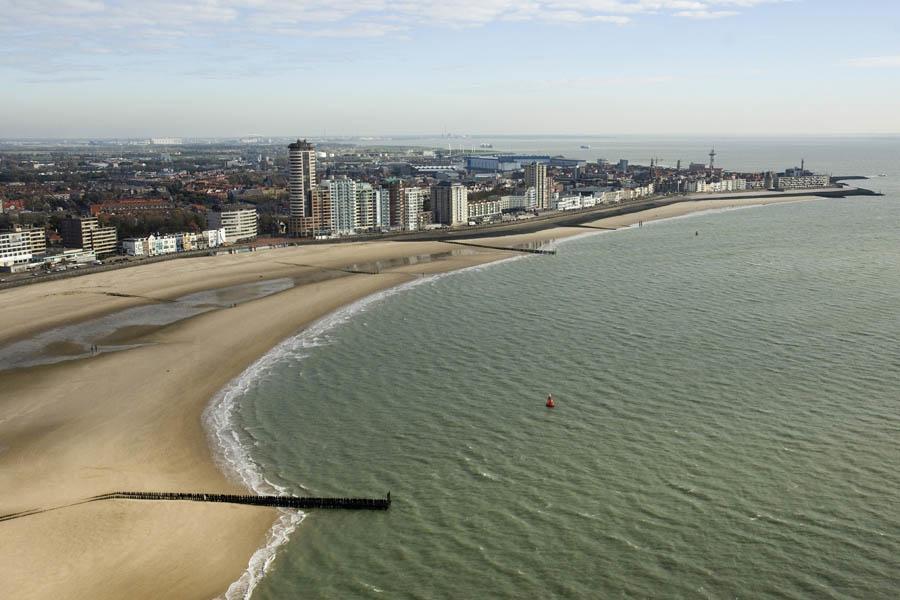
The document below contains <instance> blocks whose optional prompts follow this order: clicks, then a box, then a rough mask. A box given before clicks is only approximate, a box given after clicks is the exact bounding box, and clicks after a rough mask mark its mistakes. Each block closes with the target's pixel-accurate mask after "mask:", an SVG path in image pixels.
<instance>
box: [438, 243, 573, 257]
mask: <svg viewBox="0 0 900 600" xmlns="http://www.w3.org/2000/svg"><path fill="white" fill-rule="evenodd" d="M440 241H442V242H444V243H445V244H456V245H457V246H471V247H473V248H486V249H488V250H509V251H510V252H525V253H527V254H547V255H551V254H556V250H544V249H542V248H525V247H516V246H488V245H487V244H473V243H471V242H461V241H459V240H440Z"/></svg>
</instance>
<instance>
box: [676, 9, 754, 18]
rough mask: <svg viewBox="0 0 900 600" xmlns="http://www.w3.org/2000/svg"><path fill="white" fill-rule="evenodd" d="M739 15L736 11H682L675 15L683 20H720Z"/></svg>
mask: <svg viewBox="0 0 900 600" xmlns="http://www.w3.org/2000/svg"><path fill="white" fill-rule="evenodd" d="M736 14H739V13H738V12H737V11H736V10H682V11H679V12H676V13H675V16H676V17H682V18H684V19H722V18H724V17H733V16H735V15H736Z"/></svg>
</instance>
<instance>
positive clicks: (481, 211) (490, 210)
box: [468, 200, 502, 221]
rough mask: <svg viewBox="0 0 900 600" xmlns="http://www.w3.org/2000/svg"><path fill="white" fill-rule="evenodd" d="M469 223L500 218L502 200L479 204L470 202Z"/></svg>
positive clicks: (478, 202)
mask: <svg viewBox="0 0 900 600" xmlns="http://www.w3.org/2000/svg"><path fill="white" fill-rule="evenodd" d="M468 212H469V221H480V220H484V219H490V218H493V217H496V216H499V215H500V214H501V213H502V211H501V210H500V200H479V201H477V202H471V201H470V202H469V207H468Z"/></svg>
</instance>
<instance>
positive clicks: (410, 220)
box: [400, 187, 425, 231]
mask: <svg viewBox="0 0 900 600" xmlns="http://www.w3.org/2000/svg"><path fill="white" fill-rule="evenodd" d="M400 193H401V194H403V212H402V214H401V215H400V218H401V222H400V227H401V228H402V229H404V230H405V231H417V230H418V229H419V213H420V212H422V207H423V206H424V204H425V190H424V189H422V188H418V187H408V188H403V189H402V190H400Z"/></svg>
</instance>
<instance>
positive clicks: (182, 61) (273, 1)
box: [0, 0, 900, 138]
mask: <svg viewBox="0 0 900 600" xmlns="http://www.w3.org/2000/svg"><path fill="white" fill-rule="evenodd" d="M898 26H900V2H898V1H897V0H856V1H855V2H848V1H847V0H580V1H575V0H530V1H525V2H515V1H510V0H464V1H461V2H457V1H453V0H446V1H439V0H419V1H414V0H399V1H394V2H387V1H383V0H355V1H350V0H332V1H324V0H201V1H191V0H0V138H22V137H51V138H60V137H96V138H110V137H119V138H124V137H163V136H176V137H213V136H242V135H249V134H259V135H264V136H293V135H308V136H322V135H328V136H338V135H347V136H351V135H385V134H441V133H445V132H447V133H455V134H548V135H550V134H574V135H578V134H582V135H603V134H643V135H801V134H802V135H811V134H812V135H817V134H826V135H833V134H896V133H900V110H898V106H900V101H898V98H900V36H898V35H897V31H898Z"/></svg>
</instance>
